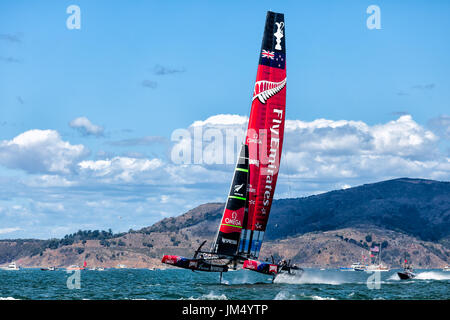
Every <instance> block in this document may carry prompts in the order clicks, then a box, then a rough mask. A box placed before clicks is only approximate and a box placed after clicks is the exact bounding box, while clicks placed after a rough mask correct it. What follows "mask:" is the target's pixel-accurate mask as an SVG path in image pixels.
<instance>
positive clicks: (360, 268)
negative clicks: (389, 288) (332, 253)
mask: <svg viewBox="0 0 450 320" xmlns="http://www.w3.org/2000/svg"><path fill="white" fill-rule="evenodd" d="M366 268H367V266H365V265H363V264H362V263H361V262H355V263H353V264H352V265H351V266H350V267H341V268H339V270H340V271H365V270H366Z"/></svg>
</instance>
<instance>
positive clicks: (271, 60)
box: [213, 12, 286, 258]
mask: <svg viewBox="0 0 450 320" xmlns="http://www.w3.org/2000/svg"><path fill="white" fill-rule="evenodd" d="M284 30H285V28H284V15H283V14H280V13H274V12H268V13H267V17H266V25H265V29H264V36H263V41H262V46H261V52H260V55H259V65H258V72H257V76H256V83H255V87H254V91H253V98H252V107H251V111H250V118H249V123H248V128H247V135H246V140H245V144H244V147H243V149H242V150H243V151H241V157H240V159H241V158H242V156H243V155H244V153H245V158H246V159H245V161H246V162H245V168H247V169H248V170H247V175H246V176H245V177H244V175H243V173H242V172H240V171H235V175H234V178H233V183H232V188H231V191H230V195H229V197H228V200H227V204H226V207H225V210H224V215H223V217H222V222H221V225H220V227H219V232H218V236H217V238H216V243H215V245H214V247H213V251H214V252H216V253H218V254H225V255H236V254H238V255H240V256H245V257H253V258H257V257H258V255H259V250H260V248H261V244H262V241H263V238H264V232H265V230H266V225H267V220H268V219H269V213H270V208H271V206H272V199H273V195H274V192H275V185H276V182H277V177H278V170H279V167H280V157H281V149H282V145H283V134H284V118H285V108H286V46H285V34H284ZM241 165H242V164H241ZM242 168H243V167H239V161H238V166H237V167H236V170H241V169H242ZM236 179H248V180H247V181H248V185H247V182H245V186H246V189H245V192H244V196H242V197H241V198H235V197H233V188H234V187H235V186H240V185H241V184H242V183H244V182H243V180H239V182H236ZM242 191H244V190H242ZM233 217H236V219H233ZM231 219H233V221H234V222H238V223H232V224H230V223H229V221H231Z"/></svg>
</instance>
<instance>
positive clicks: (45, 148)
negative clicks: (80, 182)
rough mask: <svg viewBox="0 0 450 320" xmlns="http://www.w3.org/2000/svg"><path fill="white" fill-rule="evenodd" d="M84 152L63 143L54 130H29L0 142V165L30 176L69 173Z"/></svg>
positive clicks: (80, 146) (74, 146)
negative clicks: (39, 173)
mask: <svg viewBox="0 0 450 320" xmlns="http://www.w3.org/2000/svg"><path fill="white" fill-rule="evenodd" d="M87 153H88V151H87V149H86V148H85V147H84V146H83V145H71V144H70V143H69V142H66V141H63V140H62V139H61V136H60V135H59V133H58V132H57V131H55V130H38V129H34V130H29V131H26V132H24V133H22V134H20V135H18V136H17V137H15V138H14V139H12V140H4V141H2V142H0V164H2V165H4V166H6V167H8V168H13V169H22V170H25V171H27V172H30V173H37V172H45V173H65V174H67V173H69V172H70V171H71V167H72V166H73V164H74V163H75V162H76V161H77V160H78V159H80V158H81V157H83V156H85V155H87Z"/></svg>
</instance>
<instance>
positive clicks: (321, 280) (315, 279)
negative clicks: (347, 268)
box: [274, 271, 345, 285]
mask: <svg viewBox="0 0 450 320" xmlns="http://www.w3.org/2000/svg"><path fill="white" fill-rule="evenodd" d="M274 283H287V284H331V285H340V284H343V283H345V281H343V280H342V278H340V277H338V276H331V275H317V274H309V273H308V272H307V271H305V272H303V274H302V275H301V276H300V277H295V276H288V275H285V274H280V275H278V276H277V277H276V278H275V281H274Z"/></svg>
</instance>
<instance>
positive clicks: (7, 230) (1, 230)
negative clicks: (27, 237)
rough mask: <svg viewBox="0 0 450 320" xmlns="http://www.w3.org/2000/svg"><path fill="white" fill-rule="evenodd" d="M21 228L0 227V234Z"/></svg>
mask: <svg viewBox="0 0 450 320" xmlns="http://www.w3.org/2000/svg"><path fill="white" fill-rule="evenodd" d="M19 230H22V229H21V228H16V227H15V228H0V234H5V233H11V232H16V231H19Z"/></svg>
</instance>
